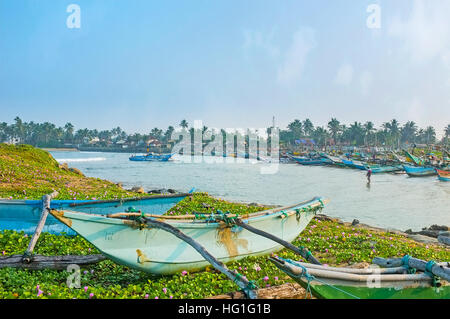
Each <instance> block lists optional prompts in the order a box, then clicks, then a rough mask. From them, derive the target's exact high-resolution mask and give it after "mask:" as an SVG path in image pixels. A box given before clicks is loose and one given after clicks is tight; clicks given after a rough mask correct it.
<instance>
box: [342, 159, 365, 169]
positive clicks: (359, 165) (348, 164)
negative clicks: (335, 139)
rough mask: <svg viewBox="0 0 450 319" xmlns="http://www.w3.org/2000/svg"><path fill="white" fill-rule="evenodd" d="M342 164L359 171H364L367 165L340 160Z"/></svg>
mask: <svg viewBox="0 0 450 319" xmlns="http://www.w3.org/2000/svg"><path fill="white" fill-rule="evenodd" d="M342 162H343V163H344V164H345V165H346V166H348V167H351V168H356V169H360V170H366V169H367V164H365V163H363V162H359V161H352V160H346V159H342Z"/></svg>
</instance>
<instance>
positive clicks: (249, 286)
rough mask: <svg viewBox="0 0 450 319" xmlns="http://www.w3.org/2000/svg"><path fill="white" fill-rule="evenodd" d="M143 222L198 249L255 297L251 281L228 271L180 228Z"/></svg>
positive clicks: (157, 222) (154, 222)
mask: <svg viewBox="0 0 450 319" xmlns="http://www.w3.org/2000/svg"><path fill="white" fill-rule="evenodd" d="M143 220H144V221H145V223H146V224H147V225H150V226H153V227H156V228H159V229H162V230H164V231H167V232H169V233H171V234H173V235H175V236H176V237H178V238H179V239H181V240H183V241H184V242H186V243H187V244H189V245H191V246H192V247H193V248H194V249H195V250H197V251H198V253H199V254H200V255H202V257H203V258H205V259H206V260H207V261H208V262H209V263H210V264H211V265H213V267H214V268H216V269H217V270H219V271H220V272H221V273H223V274H224V275H225V276H227V277H228V278H229V279H231V280H233V281H234V282H235V283H236V284H237V285H238V286H239V287H240V288H241V289H242V290H243V291H244V293H245V294H246V295H247V297H248V298H250V299H255V298H257V293H256V288H257V287H256V285H254V284H253V282H251V281H249V280H247V279H246V278H245V277H243V276H241V275H240V274H239V273H237V272H236V273H235V272H232V271H230V270H229V269H228V268H227V266H225V264H224V263H222V262H221V261H219V260H217V259H216V258H214V256H213V255H211V254H210V253H209V252H208V251H207V250H206V249H205V248H204V247H203V246H202V245H200V244H199V243H198V242H197V241H196V240H194V239H193V238H191V237H189V236H187V235H186V234H184V233H183V232H182V231H181V230H179V229H178V228H176V227H173V226H171V225H169V224H167V223H164V222H161V221H157V220H154V219H149V218H143Z"/></svg>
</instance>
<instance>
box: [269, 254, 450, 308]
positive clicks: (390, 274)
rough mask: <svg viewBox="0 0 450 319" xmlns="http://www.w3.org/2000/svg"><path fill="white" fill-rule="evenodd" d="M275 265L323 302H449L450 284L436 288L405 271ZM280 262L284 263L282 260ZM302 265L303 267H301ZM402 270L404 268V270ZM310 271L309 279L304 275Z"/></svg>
mask: <svg viewBox="0 0 450 319" xmlns="http://www.w3.org/2000/svg"><path fill="white" fill-rule="evenodd" d="M270 260H271V261H272V262H274V263H275V265H276V266H277V267H278V268H279V269H281V270H282V271H283V272H285V273H286V274H287V275H289V276H290V277H291V278H293V279H294V280H295V281H297V282H298V283H299V284H300V285H302V286H303V287H304V288H308V287H309V288H310V289H311V292H312V294H313V295H314V296H315V297H317V298H323V299H448V298H450V285H449V283H448V282H446V281H442V282H441V286H440V287H434V286H433V279H432V277H431V276H429V275H427V274H424V273H422V274H406V269H405V268H403V267H398V268H399V269H398V270H394V269H389V268H381V269H380V268H367V269H355V268H353V269H351V268H342V269H339V268H335V267H325V266H322V265H311V264H305V263H299V262H295V261H294V262H293V261H291V260H287V259H282V258H279V257H277V258H270ZM280 260H281V261H280ZM299 265H301V266H299ZM401 268H403V269H401ZM305 270H306V271H307V273H308V275H309V276H310V277H307V276H305V275H304V271H305Z"/></svg>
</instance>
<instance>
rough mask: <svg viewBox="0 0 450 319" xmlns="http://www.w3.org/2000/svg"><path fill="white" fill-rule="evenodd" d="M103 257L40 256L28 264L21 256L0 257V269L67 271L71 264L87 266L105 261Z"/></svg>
mask: <svg viewBox="0 0 450 319" xmlns="http://www.w3.org/2000/svg"><path fill="white" fill-rule="evenodd" d="M105 259H106V257H105V256H103V255H100V254H99V255H67V256H42V255H36V256H34V258H33V260H32V261H31V262H29V263H27V262H23V261H22V255H13V256H6V257H0V268H5V267H11V268H24V269H31V270H40V269H55V270H63V269H67V266H69V265H71V264H77V265H89V264H94V263H98V262H100V261H102V260H105Z"/></svg>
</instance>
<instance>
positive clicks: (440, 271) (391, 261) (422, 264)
mask: <svg viewBox="0 0 450 319" xmlns="http://www.w3.org/2000/svg"><path fill="white" fill-rule="evenodd" d="M403 261H404V259H403V258H381V257H375V258H374V259H373V260H372V263H374V264H376V265H379V266H381V267H400V266H402V265H403ZM426 265H427V262H426V261H425V260H421V259H417V258H413V257H410V258H409V259H408V265H407V266H409V267H411V268H416V269H419V270H421V271H426ZM431 273H432V274H433V275H436V276H438V277H441V278H443V279H444V280H446V281H448V282H450V268H448V267H445V265H444V264H438V263H436V264H434V265H433V267H431Z"/></svg>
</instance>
